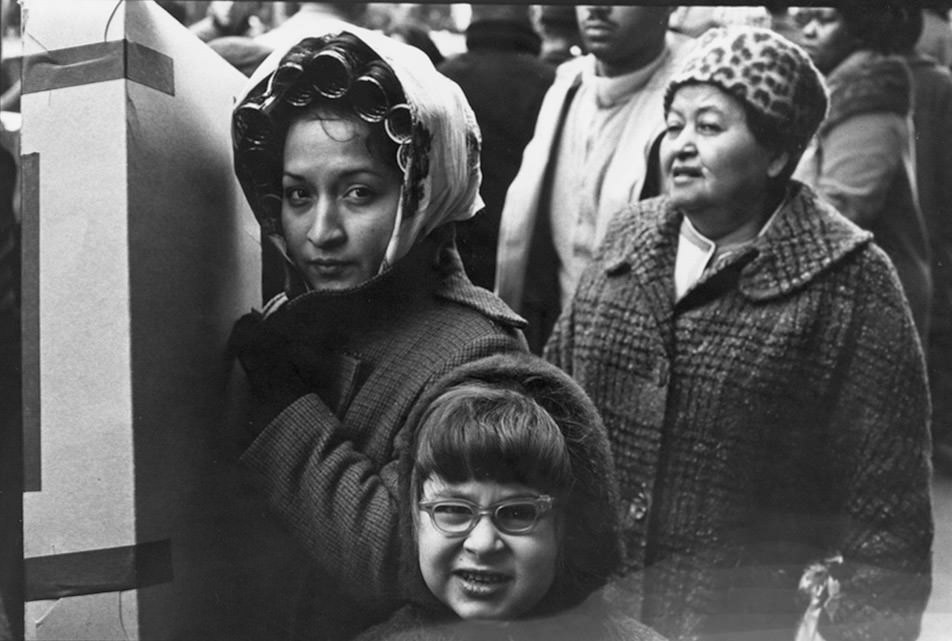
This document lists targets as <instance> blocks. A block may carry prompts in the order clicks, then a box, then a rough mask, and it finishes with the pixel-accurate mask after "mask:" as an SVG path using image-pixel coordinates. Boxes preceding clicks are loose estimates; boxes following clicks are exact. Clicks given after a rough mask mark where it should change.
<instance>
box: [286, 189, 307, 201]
mask: <svg viewBox="0 0 952 641" xmlns="http://www.w3.org/2000/svg"><path fill="white" fill-rule="evenodd" d="M284 199H285V200H286V201H288V203H290V204H291V205H300V204H302V203H304V202H305V201H306V200H307V192H305V191H304V190H303V189H301V188H300V187H286V188H285V189H284Z"/></svg>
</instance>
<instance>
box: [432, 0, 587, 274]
mask: <svg viewBox="0 0 952 641" xmlns="http://www.w3.org/2000/svg"><path fill="white" fill-rule="evenodd" d="M573 15H574V13H573ZM540 46H541V38H540V37H539V35H538V34H537V33H536V32H535V30H534V29H533V27H532V23H531V22H530V19H529V7H528V6H526V5H473V14H472V20H471V22H470V24H469V27H467V29H466V49H467V50H466V51H465V52H464V53H461V54H458V55H455V56H453V57H451V58H449V59H447V60H446V61H445V62H444V63H443V64H442V65H440V67H439V70H440V71H441V72H442V73H443V74H444V75H446V76H447V77H448V78H450V79H451V80H453V81H454V82H456V84H458V85H459V86H460V88H461V89H462V90H463V93H464V94H466V98H467V99H468V100H469V104H470V105H472V107H473V111H474V112H475V113H476V120H477V121H478V122H479V128H480V130H481V131H482V135H483V149H482V161H481V164H482V168H483V183H482V188H481V190H480V194H481V195H482V197H483V200H484V201H485V202H486V208H485V209H483V212H482V213H481V214H480V215H479V216H475V217H473V218H472V219H470V220H468V221H465V222H463V223H460V224H459V225H457V227H456V234H457V243H458V246H459V251H460V256H461V257H462V259H463V264H464V265H465V266H466V273H467V274H468V275H469V277H470V278H471V279H472V281H473V282H474V283H475V284H477V285H479V286H480V287H485V288H486V289H492V288H493V283H494V281H495V275H496V244H497V242H498V238H499V219H500V216H501V215H502V206H503V201H504V200H505V198H506V189H508V187H509V184H510V183H511V182H512V179H513V178H514V177H515V176H516V172H517V171H518V170H519V164H520V162H521V161H522V152H523V149H524V148H525V146H526V144H527V143H528V142H529V139H530V138H532V131H533V129H535V123H536V117H537V116H538V114H539V107H540V106H541V105H542V98H543V96H544V95H545V92H546V91H547V90H548V88H549V86H550V85H551V84H552V81H553V80H554V79H555V69H554V68H553V67H552V66H551V65H548V64H546V63H545V62H543V61H542V60H540V59H539V51H540Z"/></svg>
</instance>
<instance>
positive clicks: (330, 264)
mask: <svg viewBox="0 0 952 641" xmlns="http://www.w3.org/2000/svg"><path fill="white" fill-rule="evenodd" d="M348 264H349V263H348V262H347V261H343V260H335V259H327V258H318V259H315V260H309V261H307V265H308V267H309V268H310V269H311V270H312V271H315V272H317V273H318V274H322V275H326V276H332V275H336V274H339V273H340V272H342V271H344V269H346V268H347V265H348Z"/></svg>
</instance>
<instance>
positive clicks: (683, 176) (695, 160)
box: [661, 84, 787, 239]
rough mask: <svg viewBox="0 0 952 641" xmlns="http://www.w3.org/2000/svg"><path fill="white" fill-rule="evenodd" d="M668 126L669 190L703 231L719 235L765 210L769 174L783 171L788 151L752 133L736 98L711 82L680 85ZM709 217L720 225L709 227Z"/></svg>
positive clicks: (664, 153)
mask: <svg viewBox="0 0 952 641" xmlns="http://www.w3.org/2000/svg"><path fill="white" fill-rule="evenodd" d="M666 126H667V129H666V132H665V135H664V138H663V139H662V141H661V163H662V168H663V170H664V173H665V187H666V190H667V193H668V195H669V197H670V200H671V203H672V204H673V205H674V206H676V207H678V208H680V209H681V210H682V211H684V212H685V213H686V214H687V215H688V216H690V217H691V219H692V222H694V223H695V224H696V226H698V228H699V229H700V231H701V232H702V233H705V234H710V235H711V236H710V237H711V238H713V239H716V238H717V237H718V236H722V235H724V234H726V233H730V232H731V231H733V230H734V229H736V228H737V227H739V226H740V225H741V224H743V223H745V222H747V220H748V216H749V215H760V214H762V213H763V212H762V211H760V210H759V209H760V207H761V206H762V205H763V204H764V202H765V198H766V193H767V181H768V177H771V176H776V175H778V174H779V173H780V171H781V170H782V169H783V166H784V163H785V162H786V159H787V154H776V153H773V152H770V151H769V150H767V148H765V147H763V146H762V145H761V144H760V143H758V142H757V141H756V140H755V139H754V135H753V133H751V131H750V128H749V127H748V126H747V115H746V113H745V112H744V108H743V106H742V105H741V103H740V102H738V101H737V99H736V98H734V97H733V96H731V95H730V94H727V93H725V92H724V91H721V90H720V89H719V88H718V87H715V86H714V85H710V84H695V85H687V86H684V87H681V88H680V89H678V90H677V92H676V93H675V95H674V99H673V100H672V102H671V108H670V110H669V112H668V115H667V121H666ZM705 219H706V220H707V221H709V222H710V223H711V225H713V226H714V227H718V226H719V227H720V228H714V229H712V228H708V229H705V228H704V227H705V225H704V222H705ZM715 221H716V224H715ZM698 223H701V224H698ZM725 225H726V228H724V226H725Z"/></svg>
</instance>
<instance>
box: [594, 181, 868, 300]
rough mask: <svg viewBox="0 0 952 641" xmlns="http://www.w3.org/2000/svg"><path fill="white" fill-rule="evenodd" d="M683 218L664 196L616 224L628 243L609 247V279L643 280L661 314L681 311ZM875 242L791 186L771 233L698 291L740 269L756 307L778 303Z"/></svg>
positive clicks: (741, 283) (740, 284)
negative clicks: (678, 272)
mask: <svg viewBox="0 0 952 641" xmlns="http://www.w3.org/2000/svg"><path fill="white" fill-rule="evenodd" d="M682 217H683V214H682V213H681V212H680V211H678V210H677V209H675V208H674V207H672V206H671V205H670V203H669V202H668V200H667V198H666V197H665V196H660V197H658V198H654V199H651V200H648V201H643V202H641V203H639V204H637V205H635V206H634V207H632V208H630V209H629V210H627V212H626V213H624V214H622V220H621V221H618V223H619V224H617V225H616V228H615V232H616V234H615V235H614V236H615V237H616V238H623V239H624V240H621V241H618V242H609V244H608V245H607V246H606V248H605V250H604V251H605V255H604V257H603V265H604V266H605V271H606V273H607V274H608V275H609V276H613V275H620V274H622V273H625V272H631V274H632V275H634V276H635V277H636V278H639V279H641V280H642V281H643V283H642V284H643V286H644V291H645V292H646V295H647V296H649V298H651V299H653V300H651V301H650V302H651V303H652V306H654V307H655V309H659V310H661V309H672V308H673V306H674V261H675V255H676V253H677V245H678V233H679V228H680V225H681V220H682ZM619 227H620V228H619ZM871 240H872V234H871V233H869V232H867V231H864V230H862V229H860V228H859V227H857V226H856V225H855V224H853V223H852V222H850V221H849V220H847V219H846V218H844V217H843V216H842V215H840V214H839V213H838V212H837V211H836V210H835V209H834V208H833V207H832V206H831V205H829V204H827V203H826V202H825V201H823V200H821V199H820V197H819V196H818V195H817V194H816V193H815V192H814V191H813V190H812V189H811V188H810V187H808V186H806V185H804V184H802V183H800V182H797V181H791V185H790V187H789V190H788V195H787V199H786V202H785V203H784V205H782V206H781V208H780V211H778V212H777V215H776V218H775V220H774V221H773V224H772V225H771V226H770V228H769V229H768V230H767V231H766V233H764V234H763V235H762V236H760V237H758V238H757V239H756V240H755V241H754V242H752V243H751V244H750V246H748V247H747V248H746V249H745V250H743V251H740V252H738V253H737V255H736V256H735V257H733V258H732V259H731V260H728V261H725V263H724V265H722V266H720V267H719V268H718V269H717V270H716V271H713V272H712V273H710V274H706V275H705V276H704V278H703V279H702V280H701V281H700V282H698V283H697V284H696V285H695V287H694V289H696V290H697V289H701V288H702V287H703V286H704V285H705V284H711V283H712V282H713V281H715V280H717V279H723V276H724V273H725V272H727V271H730V270H733V271H734V272H735V273H736V275H737V289H738V290H739V291H740V292H741V294H743V295H744V296H745V297H747V298H748V299H749V300H752V301H766V300H770V299H773V298H778V297H780V296H784V295H786V294H789V293H792V292H794V291H797V290H799V289H801V288H803V287H805V286H806V285H807V284H808V283H810V281H812V280H813V279H815V278H816V277H817V276H819V275H820V274H822V273H823V272H824V271H826V270H828V269H830V268H831V267H832V266H834V265H836V264H837V263H839V262H840V261H841V260H843V259H844V258H845V257H846V256H847V255H849V254H850V253H852V252H853V251H855V250H856V249H858V248H860V247H862V246H864V245H866V244H868V243H869V242H871ZM672 311H673V310H672Z"/></svg>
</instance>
